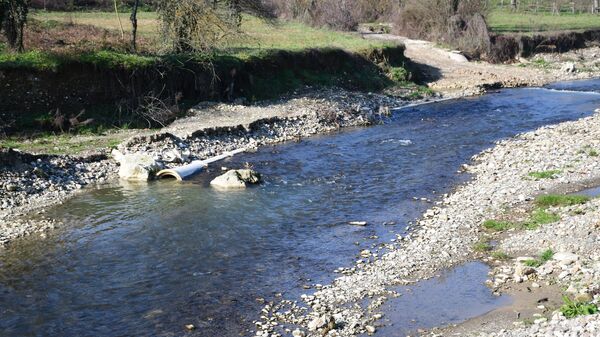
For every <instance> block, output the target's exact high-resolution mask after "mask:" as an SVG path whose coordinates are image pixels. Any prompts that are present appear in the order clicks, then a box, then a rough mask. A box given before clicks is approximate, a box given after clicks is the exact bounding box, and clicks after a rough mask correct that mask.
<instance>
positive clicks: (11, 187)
mask: <svg viewBox="0 0 600 337" xmlns="http://www.w3.org/2000/svg"><path fill="white" fill-rule="evenodd" d="M4 188H5V189H6V190H7V191H8V192H16V191H17V190H19V186H17V185H15V184H7V185H5V186H4Z"/></svg>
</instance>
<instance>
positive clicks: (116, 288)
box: [0, 80, 600, 336]
mask: <svg viewBox="0 0 600 337" xmlns="http://www.w3.org/2000/svg"><path fill="white" fill-rule="evenodd" d="M552 89H556V90H575V91H582V90H584V91H588V92H586V93H577V92H569V91H565V92H561V91H556V90H546V89H514V90H502V91H499V92H497V93H492V94H489V95H486V96H483V97H478V98H470V99H461V100H456V101H448V102H443V103H437V104H432V105H426V106H421V107H418V108H412V109H405V110H402V111H399V112H397V113H396V114H395V115H394V117H393V118H391V119H390V120H389V121H387V123H386V124H385V125H381V126H376V127H371V128H360V129H352V130H346V131H344V132H341V133H337V134H332V135H326V136H320V137H314V138H310V139H307V140H303V141H302V142H300V143H287V144H282V145H279V146H274V147H265V148H262V149H260V150H259V151H258V152H257V153H252V154H245V155H243V156H238V157H236V158H234V159H232V160H230V161H228V162H223V163H222V165H226V166H229V167H238V166H241V165H243V163H244V162H250V163H252V164H253V165H254V167H255V169H256V170H258V171H259V172H261V173H262V174H263V176H264V178H265V180H266V183H265V184H263V185H262V186H260V187H256V188H249V189H247V190H244V191H230V192H220V191H215V190H213V189H211V188H210V187H209V186H208V182H209V181H210V178H212V177H214V176H215V175H217V174H218V173H219V172H218V171H214V172H209V173H208V174H203V175H201V176H199V177H198V178H197V179H196V180H194V181H191V182H186V183H181V184H180V183H176V182H173V181H167V182H162V181H161V182H155V183H151V184H148V185H146V184H142V185H139V184H138V185H135V184H131V185H129V184H127V185H120V186H115V187H112V188H106V189H101V190H94V191H90V192H89V193H86V194H83V195H81V196H78V197H77V198H75V199H73V200H71V201H70V202H68V203H66V204H65V205H63V206H60V207H57V208H56V209H54V210H52V211H51V212H50V213H51V215H53V216H56V217H58V218H62V219H64V220H65V221H66V222H67V223H68V226H67V227H66V228H64V229H61V230H59V231H57V232H56V233H53V234H50V235H49V237H48V238H46V239H45V240H42V239H39V238H27V239H24V240H21V241H19V242H17V243H16V244H14V245H12V246H11V247H9V249H7V250H6V251H4V252H2V253H1V254H0V335H2V336H131V335H137V336H142V335H143V336H181V335H190V336H239V335H248V334H249V333H248V329H251V328H252V320H254V319H256V318H257V316H258V313H259V311H260V309H261V307H262V305H261V304H260V303H259V302H260V299H266V300H272V299H274V298H276V297H277V296H278V293H282V294H283V296H284V297H287V298H296V297H297V296H299V295H300V294H301V293H302V292H305V291H306V290H303V289H302V286H303V285H305V284H311V283H328V282H330V281H331V280H332V278H333V277H334V275H335V274H333V273H332V271H333V270H334V269H335V268H337V267H340V266H350V265H351V264H352V263H353V261H354V259H355V258H356V255H357V253H358V252H359V251H360V250H361V249H364V248H368V247H369V246H370V245H371V244H372V243H374V242H377V240H379V241H388V240H389V239H390V238H392V237H393V236H394V232H401V231H402V230H403V228H404V227H405V226H406V223H407V222H408V221H411V220H413V219H414V218H416V217H418V216H419V214H420V213H421V212H423V211H424V210H425V209H426V208H427V207H428V204H426V203H423V202H420V201H414V200H413V197H428V198H436V197H437V195H439V194H441V193H445V192H448V191H450V190H451V188H452V187H453V186H455V185H456V184H458V183H460V182H462V181H464V180H465V179H467V178H468V177H466V176H464V175H459V174H458V173H456V171H457V169H458V168H459V167H460V165H461V164H462V163H464V162H467V161H468V160H469V158H470V157H471V156H472V155H474V154H476V153H478V152H479V151H481V150H483V149H485V148H487V147H489V146H491V145H492V142H493V141H495V140H498V139H501V138H505V137H509V136H512V135H514V134H516V133H519V132H523V131H528V130H532V129H535V128H537V127H539V126H541V125H545V124H552V123H558V122H561V121H565V120H573V119H577V118H580V117H583V116H587V115H590V114H591V113H592V112H593V110H594V109H595V108H598V107H599V106H600V95H598V94H591V93H589V92H592V91H599V89H600V80H594V81H587V82H576V83H572V84H564V83H563V84H559V85H556V86H553V87H552ZM348 221H368V222H369V223H370V225H369V226H366V227H354V226H350V225H348V224H347V222H348ZM389 221H394V222H396V223H397V225H396V226H383V225H382V223H383V222H389ZM371 236H378V239H368V237H371ZM476 269H477V268H476ZM477 270H479V269H477ZM483 270H484V271H483V273H485V268H484V269H483ZM488 295H489V294H488ZM488 295H486V296H488ZM475 297H477V296H475ZM483 297H485V296H482V298H481V301H480V304H479V306H480V307H481V310H479V311H478V312H468V313H465V312H463V311H461V309H460V308H458V307H460V306H459V305H451V306H450V307H451V308H454V309H450V310H455V312H453V314H452V315H450V314H449V316H452V317H458V319H459V320H460V319H466V318H469V317H471V316H473V315H477V314H481V313H483V312H484V311H482V310H489V308H488V306H487V304H486V303H488V301H489V298H487V297H485V298H483ZM475 302H476V301H475ZM407 303H408V302H407ZM470 303H471V302H470ZM407 305H409V304H407ZM424 305H425V304H424ZM472 305H473V306H477V305H476V304H472ZM422 320H423V325H431V324H436V323H441V321H437V322H436V321H434V322H431V320H427V319H425V318H422ZM409 321H410V320H409ZM400 322H402V320H400ZM417 323H419V322H417ZM185 324H194V325H195V326H196V327H197V329H196V330H194V331H191V332H186V331H185V329H184V325H185ZM397 324H399V323H397ZM397 324H396V326H397ZM415 326H422V325H419V324H416V325H415Z"/></svg>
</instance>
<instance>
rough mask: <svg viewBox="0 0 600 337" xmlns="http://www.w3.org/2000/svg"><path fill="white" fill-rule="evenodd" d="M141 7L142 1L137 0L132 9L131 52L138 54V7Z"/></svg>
mask: <svg viewBox="0 0 600 337" xmlns="http://www.w3.org/2000/svg"><path fill="white" fill-rule="evenodd" d="M139 5H140V0H135V1H134V3H133V7H132V8H131V17H130V19H131V51H132V52H134V53H135V52H136V51H137V28H138V21H137V11H138V7H139Z"/></svg>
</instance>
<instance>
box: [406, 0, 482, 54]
mask: <svg viewBox="0 0 600 337" xmlns="http://www.w3.org/2000/svg"><path fill="white" fill-rule="evenodd" d="M485 16H486V7H485V4H484V2H482V1H479V0H462V1H459V0H456V1H447V0H407V1H404V2H403V5H402V7H401V8H400V9H399V10H398V13H397V15H396V16H395V18H394V26H395V29H396V32H397V33H400V34H402V35H406V36H408V37H412V38H419V39H426V40H433V41H437V42H440V43H444V44H449V45H452V46H454V47H456V48H459V49H460V50H461V51H463V52H464V53H465V54H467V56H470V57H479V56H480V55H482V54H485V53H487V51H488V49H489V43H490V37H489V32H488V28H487V24H486V21H485Z"/></svg>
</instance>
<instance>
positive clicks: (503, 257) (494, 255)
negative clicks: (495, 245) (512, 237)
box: [491, 251, 510, 261]
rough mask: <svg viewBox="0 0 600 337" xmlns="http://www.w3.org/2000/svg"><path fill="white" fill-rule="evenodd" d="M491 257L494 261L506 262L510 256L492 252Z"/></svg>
mask: <svg viewBox="0 0 600 337" xmlns="http://www.w3.org/2000/svg"><path fill="white" fill-rule="evenodd" d="M491 257H492V258H494V259H496V260H501V261H506V260H509V259H510V256H509V255H508V254H506V253H505V252H501V251H495V252H492V254H491Z"/></svg>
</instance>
